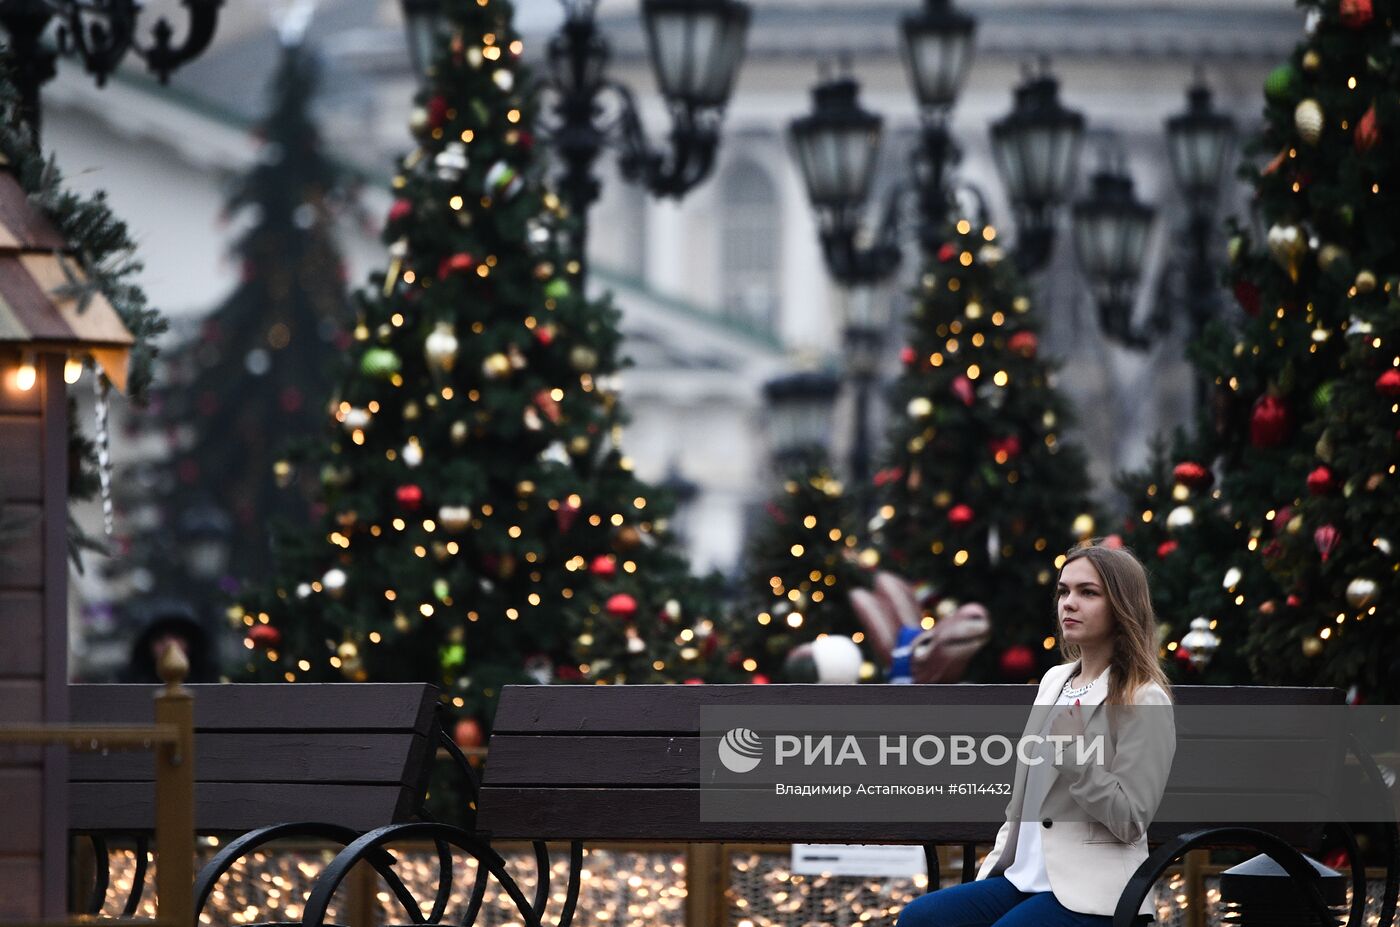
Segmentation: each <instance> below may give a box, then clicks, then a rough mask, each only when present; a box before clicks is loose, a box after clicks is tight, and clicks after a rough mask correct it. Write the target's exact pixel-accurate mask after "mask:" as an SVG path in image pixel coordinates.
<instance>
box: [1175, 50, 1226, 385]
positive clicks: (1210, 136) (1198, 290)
mask: <svg viewBox="0 0 1400 927" xmlns="http://www.w3.org/2000/svg"><path fill="white" fill-rule="evenodd" d="M1186 100H1187V104H1186V110H1185V111H1184V112H1181V113H1178V114H1176V115H1174V116H1171V117H1170V118H1168V119H1167V155H1168V157H1169V158H1170V160H1171V166H1172V175H1173V176H1174V177H1175V178H1176V183H1177V185H1178V186H1179V187H1180V188H1181V191H1182V193H1184V194H1185V195H1186V207H1187V220H1186V224H1187V240H1188V243H1189V247H1190V259H1189V261H1188V265H1187V266H1188V268H1189V269H1188V271H1187V274H1186V283H1187V292H1188V296H1187V298H1188V300H1189V302H1190V305H1189V306H1188V307H1187V310H1188V311H1187V317H1188V319H1189V320H1190V325H1191V329H1190V332H1191V334H1190V337H1191V340H1192V341H1194V340H1196V339H1197V338H1198V337H1199V336H1200V334H1201V331H1202V330H1203V329H1204V328H1205V325H1206V323H1207V322H1209V321H1210V319H1211V317H1212V316H1214V315H1215V312H1216V296H1217V292H1218V290H1217V284H1216V277H1215V264H1214V262H1213V261H1212V260H1211V243H1212V240H1213V237H1214V236H1213V232H1214V230H1215V212H1216V207H1217V204H1218V201H1219V198H1220V187H1221V183H1222V181H1223V180H1224V177H1225V167H1226V164H1227V162H1228V161H1229V157H1230V152H1231V150H1232V149H1233V147H1234V140H1235V123H1234V120H1233V119H1231V118H1230V117H1229V116H1227V115H1225V114H1224V113H1221V112H1219V111H1217V110H1215V109H1214V108H1212V106H1211V101H1210V90H1209V89H1208V88H1207V87H1206V86H1205V85H1204V84H1203V83H1202V82H1201V79H1200V77H1199V75H1198V76H1197V79H1196V82H1195V84H1193V85H1192V86H1191V88H1190V89H1189V90H1187V92H1186ZM1205 386H1206V385H1205V383H1203V382H1201V381H1200V380H1198V381H1197V382H1196V384H1195V393H1196V396H1195V400H1196V403H1195V404H1196V408H1198V409H1199V408H1200V407H1201V404H1202V403H1203V402H1204V401H1205V397H1206V395H1207V392H1206V388H1205Z"/></svg>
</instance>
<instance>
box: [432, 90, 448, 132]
mask: <svg viewBox="0 0 1400 927" xmlns="http://www.w3.org/2000/svg"><path fill="white" fill-rule="evenodd" d="M446 121H447V97H445V96H443V95H442V94H438V95H437V96H435V97H433V98H432V99H431V100H429V101H428V128H430V129H439V128H442V124H443V123H444V122H446Z"/></svg>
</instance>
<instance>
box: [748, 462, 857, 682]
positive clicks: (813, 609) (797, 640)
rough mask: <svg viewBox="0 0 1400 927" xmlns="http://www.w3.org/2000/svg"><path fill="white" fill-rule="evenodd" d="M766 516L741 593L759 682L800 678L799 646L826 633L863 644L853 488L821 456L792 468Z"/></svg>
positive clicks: (753, 542) (751, 540) (752, 543)
mask: <svg viewBox="0 0 1400 927" xmlns="http://www.w3.org/2000/svg"><path fill="white" fill-rule="evenodd" d="M765 514H766V519H765V520H764V521H763V522H762V523H761V524H760V525H759V527H758V528H757V529H756V530H755V531H754V532H753V534H752V536H751V537H750V538H749V541H748V544H747V555H746V556H745V558H744V564H745V571H744V580H743V590H742V595H741V605H740V615H739V619H738V620H739V627H740V628H741V629H742V631H741V633H740V641H741V650H742V651H743V652H744V653H745V654H747V655H748V656H749V657H750V658H752V660H753V668H755V669H756V670H757V673H756V675H755V676H754V677H753V678H754V680H755V681H759V682H763V681H773V682H784V681H787V682H795V681H799V680H796V679H790V678H789V668H788V667H787V665H786V664H787V663H788V659H789V656H790V655H791V654H792V652H793V650H794V649H795V648H797V647H798V646H800V645H801V644H804V643H810V642H811V641H813V640H814V639H816V638H817V637H818V636H819V635H822V634H839V635H844V636H846V637H850V638H852V639H853V640H855V641H857V642H859V641H861V639H862V638H863V636H864V634H863V631H862V629H861V626H860V623H859V622H858V621H857V618H856V614H855V610H854V609H853V608H852V606H851V602H850V598H849V595H850V591H851V589H852V588H853V587H854V586H855V585H856V584H857V583H858V582H859V574H860V573H861V572H862V569H861V566H860V563H859V558H860V555H861V552H860V550H859V548H858V546H857V545H858V541H857V538H856V535H855V512H854V510H853V507H852V505H851V502H850V500H849V498H848V497H847V496H846V495H845V488H844V487H843V486H842V485H841V482H840V481H839V480H838V479H836V477H835V476H834V475H833V474H832V472H831V469H830V468H829V467H828V466H826V465H825V463H823V462H821V461H820V460H817V459H812V460H808V461H806V462H804V463H801V464H798V465H795V466H793V467H792V468H790V470H789V472H788V473H787V474H786V476H785V477H784V479H783V481H782V489H781V493H780V494H779V495H777V496H776V497H775V498H774V499H773V500H770V501H769V502H768V504H767V506H766V512H765Z"/></svg>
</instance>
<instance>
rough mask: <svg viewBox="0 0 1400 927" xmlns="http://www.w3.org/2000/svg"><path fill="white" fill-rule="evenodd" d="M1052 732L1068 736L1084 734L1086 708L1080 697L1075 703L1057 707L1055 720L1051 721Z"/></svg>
mask: <svg viewBox="0 0 1400 927" xmlns="http://www.w3.org/2000/svg"><path fill="white" fill-rule="evenodd" d="M1050 733H1051V734H1056V735H1060V736H1066V737H1080V736H1082V735H1083V734H1084V709H1083V708H1082V707H1081V706H1080V704H1079V699H1075V700H1074V704H1073V705H1061V706H1059V707H1058V708H1056V709H1055V720H1054V721H1052V722H1050Z"/></svg>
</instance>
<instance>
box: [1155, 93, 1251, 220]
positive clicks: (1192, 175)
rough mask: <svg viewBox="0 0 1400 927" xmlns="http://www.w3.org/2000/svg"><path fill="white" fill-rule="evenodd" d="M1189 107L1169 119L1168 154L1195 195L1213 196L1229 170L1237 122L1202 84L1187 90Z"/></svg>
mask: <svg viewBox="0 0 1400 927" xmlns="http://www.w3.org/2000/svg"><path fill="white" fill-rule="evenodd" d="M1187 101H1188V102H1187V107H1186V111H1185V112H1184V113H1178V114H1177V115H1175V116H1172V117H1171V118H1169V119H1168V120H1167V154H1168V156H1169V157H1170V159H1171V165H1172V174H1174V175H1175V176H1176V182H1177V183H1178V184H1180V186H1181V188H1182V190H1184V191H1185V192H1186V193H1187V194H1188V195H1190V196H1192V197H1197V198H1202V199H1206V200H1213V199H1214V198H1215V195H1216V193H1218V192H1219V189H1220V181H1221V178H1222V177H1223V176H1224V174H1225V162H1226V160H1227V159H1228V158H1229V156H1230V150H1231V148H1232V147H1233V144H1234V139H1235V122H1234V120H1233V119H1231V118H1230V117H1229V116H1227V115H1225V114H1224V113H1221V112H1217V111H1215V110H1214V109H1212V108H1211V105H1210V91H1209V90H1208V89H1207V88H1205V87H1204V86H1201V85H1199V84H1198V85H1196V86H1195V87H1192V88H1191V90H1190V91H1189V92H1188V94H1187Z"/></svg>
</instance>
